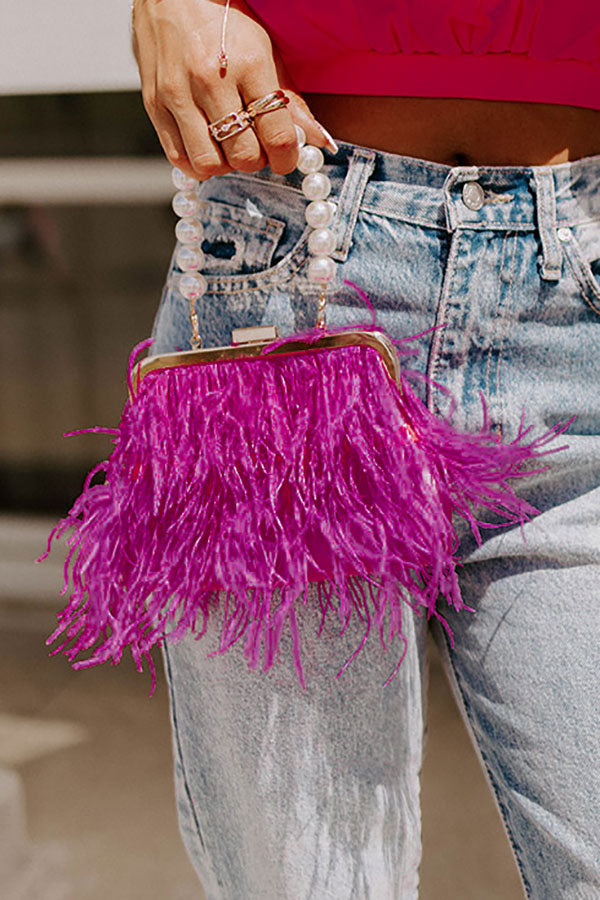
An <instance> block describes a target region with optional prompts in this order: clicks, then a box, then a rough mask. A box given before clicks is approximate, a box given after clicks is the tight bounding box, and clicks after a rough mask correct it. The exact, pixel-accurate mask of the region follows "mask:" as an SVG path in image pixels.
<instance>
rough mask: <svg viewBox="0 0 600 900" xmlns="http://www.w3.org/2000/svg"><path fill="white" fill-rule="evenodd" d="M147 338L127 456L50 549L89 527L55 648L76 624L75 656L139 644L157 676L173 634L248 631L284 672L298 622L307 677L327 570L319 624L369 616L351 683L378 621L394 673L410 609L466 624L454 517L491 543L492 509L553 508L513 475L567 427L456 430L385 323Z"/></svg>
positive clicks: (98, 658)
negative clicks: (410, 373)
mask: <svg viewBox="0 0 600 900" xmlns="http://www.w3.org/2000/svg"><path fill="white" fill-rule="evenodd" d="M363 296H364V295H363ZM149 343H151V342H144V343H143V344H141V345H139V346H138V347H137V348H135V350H134V352H133V354H132V358H131V361H130V368H129V376H128V377H129V390H130V396H129V400H128V402H127V404H126V406H125V409H124V412H123V415H122V418H121V422H120V425H119V427H118V429H115V430H114V431H112V432H111V433H112V434H113V435H114V443H115V449H114V451H113V453H112V455H111V456H110V458H109V459H108V460H107V461H106V462H103V463H101V464H100V465H99V466H97V467H96V468H95V469H94V470H93V471H92V472H91V473H90V475H89V476H88V478H87V481H86V484H85V486H84V489H83V493H82V494H81V496H80V497H79V498H78V499H77V500H76V502H75V504H74V505H73V508H72V509H71V510H70V512H69V514H68V515H67V516H66V518H64V519H63V520H62V521H61V522H59V524H58V525H57V526H56V527H55V528H54V529H53V531H52V534H51V535H50V538H49V541H48V551H49V549H50V544H51V541H52V539H53V538H55V537H60V536H61V535H63V534H64V533H65V532H68V531H70V532H71V533H70V535H69V537H68V541H67V542H68V545H69V548H70V549H69V555H68V560H67V566H66V576H65V587H64V590H63V593H68V595H69V599H68V603H67V606H66V608H65V609H64V610H63V611H62V612H61V613H60V614H59V625H58V627H57V629H56V631H55V632H54V633H53V634H52V635H51V636H50V638H49V639H48V643H51V642H53V641H55V640H56V639H57V638H59V636H60V637H61V642H60V643H59V645H58V646H56V647H55V649H53V651H52V653H58V652H60V651H62V652H63V653H64V654H65V656H66V657H67V658H68V659H69V660H70V661H71V662H72V664H73V667H74V668H76V669H77V668H83V667H86V666H92V665H95V664H97V663H102V662H105V661H107V660H110V661H111V662H112V663H117V662H119V660H120V659H121V656H122V654H123V651H124V650H125V649H126V648H127V647H129V648H130V651H131V653H132V655H133V658H134V660H135V663H136V666H137V668H138V670H139V671H141V670H142V664H143V660H144V659H146V660H147V661H148V663H149V665H150V668H151V670H152V675H153V687H152V689H154V670H153V667H152V660H151V658H150V650H151V648H152V647H153V646H154V645H156V644H158V643H160V642H161V641H163V640H165V639H167V640H169V641H176V640H178V639H179V638H181V637H182V636H183V635H184V634H186V633H187V632H189V631H193V632H195V633H196V634H197V635H198V636H199V637H200V636H202V635H206V637H205V640H206V642H207V643H208V644H209V645H210V646H209V648H208V649H209V650H211V651H212V653H213V654H215V653H224V652H226V651H228V650H230V649H231V648H232V647H233V645H234V644H236V643H238V642H240V643H241V644H243V648H244V653H245V655H246V657H247V659H248V664H249V666H250V667H251V668H257V667H259V666H262V669H263V670H267V669H269V668H270V667H271V666H272V665H273V664H274V663H276V662H278V661H279V641H280V635H281V633H282V630H283V629H284V628H289V629H290V631H291V635H292V642H293V659H294V663H295V666H296V669H297V673H298V678H299V681H300V683H301V685H302V686H304V685H305V674H304V671H303V667H302V654H301V637H302V636H301V634H300V633H299V628H298V623H297V619H296V614H295V611H296V610H297V608H298V604H300V603H304V604H306V603H307V602H308V586H309V584H316V585H317V591H316V594H315V596H316V597H317V598H318V599H317V600H314V599H313V601H312V604H313V606H314V615H315V619H314V621H315V628H316V629H319V630H320V628H321V627H322V625H323V622H324V621H325V619H326V617H327V616H328V615H334V616H336V617H337V618H338V620H339V627H340V633H343V632H344V631H345V629H346V627H347V626H348V623H349V622H350V620H351V619H352V618H354V617H358V618H359V620H360V622H361V623H362V624H363V625H364V637H363V639H362V640H361V642H360V644H359V646H358V647H357V648H356V650H355V652H354V653H353V654H352V656H351V657H350V659H349V660H348V661H347V662H346V664H345V666H344V667H343V668H342V669H341V670H340V672H339V673H338V677H339V675H341V674H342V672H343V671H344V669H345V667H346V665H348V664H349V662H350V661H351V659H353V658H354V657H355V656H356V655H357V654H358V653H359V652H360V650H361V649H362V647H363V646H364V644H365V642H366V640H367V639H368V638H369V635H370V632H371V630H376V631H377V632H378V634H379V639H380V642H381V645H382V648H383V649H384V650H385V649H386V648H387V647H388V645H394V646H396V647H397V649H396V650H393V654H394V660H393V663H392V665H391V675H390V679H388V681H389V680H391V678H392V677H393V675H394V674H395V672H396V671H397V668H398V666H399V665H400V663H401V661H402V658H403V655H404V647H405V643H404V638H403V633H402V613H403V610H406V609H408V608H410V609H412V610H415V611H417V612H418V611H419V610H421V611H423V610H424V611H426V614H427V615H428V616H436V617H437V618H439V619H440V620H441V621H442V622H443V623H444V624H445V625H446V627H448V626H447V623H446V622H445V620H444V618H443V615H442V613H441V612H440V610H439V609H438V605H439V600H440V598H444V600H445V602H446V603H447V604H449V605H451V606H452V607H454V608H455V609H457V610H460V609H461V608H463V607H464V603H463V601H462V598H461V593H460V588H459V583H458V579H457V566H458V565H459V563H460V559H459V557H458V555H457V553H458V538H457V533H456V530H455V524H456V522H455V517H457V516H458V517H460V518H462V519H465V520H467V522H468V523H469V524H470V526H471V528H472V530H473V532H474V534H475V536H476V538H477V539H478V540H480V528H481V527H482V524H483V523H482V521H481V514H482V511H483V510H486V509H487V510H493V511H494V513H496V514H497V515H496V517H495V523H496V524H498V522H501V523H505V524H515V523H522V522H523V521H525V520H526V519H527V518H528V517H530V516H531V515H532V514H533V513H535V512H536V510H534V509H533V507H531V506H530V505H529V504H528V503H527V502H525V501H524V500H522V499H519V498H518V497H517V495H516V494H515V492H514V490H513V487H512V485H511V479H514V478H515V477H521V476H524V475H527V474H530V473H531V471H532V467H531V465H529V466H525V464H526V463H529V462H530V461H531V460H532V459H536V458H538V457H540V456H541V455H542V454H544V453H547V452H550V451H548V449H545V448H546V445H547V444H548V443H549V441H551V440H552V439H553V438H554V437H555V436H556V434H557V433H559V432H560V431H562V430H564V428H566V427H567V426H566V425H565V426H557V427H556V428H554V429H552V430H551V431H550V432H548V433H547V434H545V435H543V436H541V437H538V438H536V439H531V437H530V435H529V431H528V429H525V428H524V427H523V426H522V427H521V430H520V433H519V435H518V437H517V439H515V440H514V441H512V442H510V443H506V444H503V443H501V442H500V439H499V438H498V437H497V436H496V435H493V434H492V433H491V432H490V431H489V430H488V429H487V426H486V425H485V424H484V427H483V429H482V430H481V432H480V433H478V434H464V433H460V432H458V431H456V430H455V429H454V428H453V427H452V426H451V425H450V424H449V423H448V422H446V421H442V420H441V419H439V418H438V417H436V416H434V415H433V414H431V413H430V412H429V411H428V410H427V408H426V407H425V405H424V404H423V403H422V402H421V400H420V399H419V398H418V396H417V395H416V393H415V392H414V391H413V389H412V387H411V384H410V381H409V378H408V377H407V376H406V374H405V373H404V372H403V371H402V368H401V365H400V362H401V356H402V355H403V352H406V351H402V350H401V349H398V347H397V346H396V344H398V343H401V342H392V341H391V340H390V339H389V338H388V337H387V336H386V335H385V334H384V333H383V331H381V330H380V329H377V328H375V327H371V328H368V329H365V330H356V329H347V328H346V329H344V328H342V329H335V330H333V331H326V330H323V328H315V329H314V330H313V331H311V332H308V333H305V334H302V335H294V336H293V337H291V338H287V339H284V340H277V339H276V337H275V335H273V334H271V335H270V336H269V339H268V340H264V339H263V340H261V339H259V340H252V341H251V342H249V343H245V344H236V345H233V346H232V347H226V348H211V349H206V350H195V351H191V352H181V353H175V354H169V355H166V356H157V357H149V358H147V359H144V360H143V361H142V362H141V363H137V364H136V359H137V356H138V355H139V352H140V351H141V350H142V349H144V348H145V347H147V346H148V345H149ZM90 430H91V431H94V430H102V429H90ZM558 449H560V448H558ZM100 471H103V472H104V473H105V479H104V482H103V483H93V480H94V476H95V475H96V474H97V473H98V472H100ZM536 471H539V469H536ZM48 551H47V552H48ZM44 555H46V554H44ZM217 623H218V628H217ZM207 632H210V637H209V636H208V635H207ZM217 635H218V637H215V636H217ZM211 642H212V644H211ZM84 652H88V655H87V657H86V658H83V659H82V658H79V657H80V654H82V653H84ZM398 659H399V661H398ZM387 683H388V682H387V681H386V684H387Z"/></svg>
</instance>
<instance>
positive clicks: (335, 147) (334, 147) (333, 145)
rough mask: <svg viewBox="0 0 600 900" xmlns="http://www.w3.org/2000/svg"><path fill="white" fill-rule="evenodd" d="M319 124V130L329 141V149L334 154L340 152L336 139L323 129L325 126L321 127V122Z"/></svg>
mask: <svg viewBox="0 0 600 900" xmlns="http://www.w3.org/2000/svg"><path fill="white" fill-rule="evenodd" d="M318 124H319V128H320V129H321V131H322V132H323V134H324V135H325V138H326V140H327V146H328V147H329V149H330V150H331V152H332V153H337V152H338V150H339V149H340V148H339V147H338V145H337V144H336V142H335V141H334V139H333V138H332V137H331V135H330V134H329V132H328V131H327V130H326V129H325V128H323V126H322V125H321V123H320V122H319V123H318Z"/></svg>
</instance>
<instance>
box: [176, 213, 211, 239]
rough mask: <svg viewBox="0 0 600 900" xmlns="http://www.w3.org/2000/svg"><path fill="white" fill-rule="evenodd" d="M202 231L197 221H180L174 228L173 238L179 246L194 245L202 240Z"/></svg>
mask: <svg viewBox="0 0 600 900" xmlns="http://www.w3.org/2000/svg"><path fill="white" fill-rule="evenodd" d="M203 233H204V229H203V227H202V224H201V223H200V222H199V221H198V219H180V220H179V221H178V223H177V225H176V226H175V237H176V238H177V240H178V241H179V243H180V244H194V243H195V242H196V241H199V240H200V239H201V238H202V235H203Z"/></svg>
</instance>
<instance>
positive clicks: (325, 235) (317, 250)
mask: <svg viewBox="0 0 600 900" xmlns="http://www.w3.org/2000/svg"><path fill="white" fill-rule="evenodd" d="M308 249H309V251H310V252H311V253H313V254H314V255H315V256H329V254H330V253H333V251H334V250H335V235H334V233H333V231H330V230H329V228H316V229H315V230H314V231H313V232H311V234H310V235H309V237H308Z"/></svg>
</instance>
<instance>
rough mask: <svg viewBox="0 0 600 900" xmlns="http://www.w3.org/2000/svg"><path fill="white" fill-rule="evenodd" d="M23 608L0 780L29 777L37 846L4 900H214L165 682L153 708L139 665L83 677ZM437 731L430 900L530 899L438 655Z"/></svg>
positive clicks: (434, 677)
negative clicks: (174, 775) (183, 834)
mask: <svg viewBox="0 0 600 900" xmlns="http://www.w3.org/2000/svg"><path fill="white" fill-rule="evenodd" d="M19 610H21V612H19V611H18V610H15V609H14V608H13V609H12V611H11V607H10V604H5V605H4V607H3V610H2V617H3V618H4V622H3V623H2V622H0V624H4V626H5V627H4V628H2V634H1V636H0V687H1V693H0V769H2V768H4V769H8V770H12V771H13V772H14V773H16V774H17V776H18V777H19V780H20V784H21V786H22V790H23V794H24V804H23V805H24V811H25V819H26V828H27V836H28V841H29V847H28V849H27V852H24V851H22V852H21V858H20V861H19V866H18V867H17V870H15V872H13V875H12V877H11V879H7V878H4V879H3V883H4V884H5V889H6V886H7V885H8V890H10V892H11V893H10V894H7V893H6V892H5V890H3V891H2V892H1V895H2V897H3V898H4V900H107V898H111V900H142V898H144V900H202V898H203V893H202V890H201V888H200V886H199V884H198V882H197V880H196V877H195V874H194V872H193V870H192V868H191V865H190V864H189V862H188V860H187V857H186V855H185V853H184V850H183V848H182V845H181V843H180V839H179V834H178V830H177V823H176V818H175V810H174V803H173V794H172V787H171V755H170V743H169V741H170V734H169V726H168V720H167V695H166V689H165V684H164V681H163V679H162V673H160V672H159V676H160V677H159V684H158V688H157V693H156V695H155V697H154V699H152V700H149V699H148V697H147V694H148V690H149V681H148V679H147V678H146V677H142V676H139V675H138V674H137V673H136V672H135V671H134V670H133V667H132V665H131V664H129V663H128V664H125V665H121V666H117V667H108V666H106V667H103V668H100V669H97V670H87V671H82V672H71V670H70V669H69V666H68V663H67V662H66V661H65V660H63V659H61V658H58V657H54V658H51V659H50V658H48V657H47V650H46V648H45V647H44V643H43V639H42V632H43V630H44V628H46V626H49V625H50V624H51V622H52V616H51V614H50V613H49V612H48V610H47V609H44V608H41V607H39V608H36V607H35V606H31V607H30V609H29V610H28V611H27V615H26V618H23V615H22V610H23V607H22V606H19ZM431 650H432V656H433V654H435V649H434V648H433V646H432V648H431ZM429 723H430V724H429V738H428V749H427V758H426V762H425V770H424V774H423V807H424V826H423V827H424V844H425V851H424V861H423V865H422V890H421V895H420V897H421V900H520V898H521V897H522V893H521V890H520V887H519V881H518V878H517V875H516V872H515V867H514V865H513V862H512V857H511V854H510V850H509V848H508V844H507V842H506V839H505V836H504V831H503V829H502V825H501V823H500V820H499V818H498V816H497V813H496V811H495V807H494V806H493V804H492V800H491V797H490V795H489V792H488V788H487V784H486V782H485V779H484V777H483V775H482V774H481V772H480V771H479V768H478V765H477V762H476V759H475V756H474V753H473V750H472V749H471V746H470V742H469V739H468V738H467V736H466V734H465V731H464V728H463V725H462V721H461V719H460V717H459V716H458V714H457V712H456V709H455V706H454V701H453V699H452V697H451V695H450V694H449V692H448V689H447V687H446V685H445V681H444V676H443V673H442V671H441V668H440V666H439V663H438V662H437V660H436V658H435V656H433V659H432V667H431V685H430V715H429ZM1 827H2V822H1V821H0V829H1ZM4 827H5V829H6V827H7V826H6V822H5V823H4ZM14 829H16V830H17V831H18V822H17V821H15V822H14ZM13 836H14V835H13ZM5 840H6V831H5ZM0 843H4V842H3V841H1V836H0ZM0 858H1V857H0ZM236 900H237V898H236ZM239 900H252V898H239ZM382 900H383V898H382Z"/></svg>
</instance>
